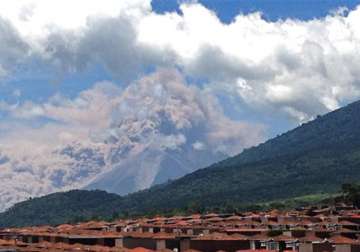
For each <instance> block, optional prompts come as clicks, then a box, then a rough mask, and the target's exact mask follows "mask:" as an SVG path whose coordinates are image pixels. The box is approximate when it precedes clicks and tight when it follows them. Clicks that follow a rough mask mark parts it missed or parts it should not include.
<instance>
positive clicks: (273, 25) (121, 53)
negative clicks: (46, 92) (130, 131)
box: [0, 0, 360, 121]
mask: <svg viewBox="0 0 360 252" xmlns="http://www.w3.org/2000/svg"><path fill="white" fill-rule="evenodd" d="M180 9H181V12H182V13H181V14H179V13H175V12H171V13H165V14H158V13H155V12H153V11H152V10H151V5H150V0H137V1H114V0H106V2H103V1H95V0H93V1H85V0H81V1H76V3H74V2H73V1H70V0H69V1H67V0H66V1H51V3H50V2H49V1H46V0H38V1H32V0H23V1H11V2H10V1H4V3H0V17H2V18H3V19H6V20H7V21H3V23H4V25H2V26H0V27H3V28H2V29H0V40H1V38H2V37H3V38H8V39H6V41H18V42H17V43H13V42H11V45H10V44H9V45H7V46H6V47H4V48H6V50H3V51H2V50H1V47H0V55H5V56H6V57H1V58H6V59H13V60H10V61H9V60H7V62H1V60H0V74H1V75H4V74H5V73H7V72H8V71H9V66H10V65H12V64H15V63H17V60H18V59H22V58H23V55H32V56H36V57H40V58H41V59H42V60H45V61H48V62H49V63H51V64H53V65H54V67H60V69H61V70H62V71H65V73H66V72H67V71H81V70H83V69H85V68H86V67H88V66H91V65H93V64H103V65H104V66H105V67H106V68H107V69H108V70H109V71H111V72H112V73H113V74H114V76H116V77H117V78H120V79H125V80H131V79H136V78H138V77H139V76H141V75H142V73H143V71H144V70H145V69H146V67H147V66H154V65H155V66H178V67H180V68H182V69H183V71H184V73H185V74H186V75H188V76H191V77H201V78H202V79H205V80H208V83H207V84H208V85H207V87H208V88H211V89H212V90H213V91H214V92H216V90H219V89H222V90H223V91H224V90H225V91H226V92H228V93H229V95H232V96H236V98H237V99H240V100H241V102H242V104H243V103H246V104H248V105H249V106H251V107H255V108H258V109H259V110H269V111H271V112H273V111H277V112H278V113H285V115H288V116H289V117H290V118H292V119H295V120H297V121H301V120H308V119H309V118H312V117H313V116H314V115H316V114H321V113H324V112H327V111H329V110H332V109H334V108H336V107H338V106H339V105H341V104H344V103H347V102H349V101H352V100H354V99H356V98H359V96H360V91H359V79H360V74H359V68H360V53H359V51H360V50H359V44H360V42H359V41H360V28H359V25H358V24H359V22H360V8H357V9H355V10H352V11H349V13H348V15H347V16H343V14H344V13H346V12H344V11H337V12H334V13H330V14H329V15H328V16H326V17H324V18H321V19H313V20H309V21H299V20H292V19H287V20H279V21H276V22H270V21H266V20H264V19H263V18H262V17H261V14H259V13H252V14H248V15H242V14H240V15H238V16H237V17H235V18H234V20H233V21H232V22H231V23H229V24H225V23H222V22H221V21H220V20H219V18H218V17H217V16H216V14H215V13H214V12H212V11H210V10H208V9H206V8H205V7H204V6H202V5H201V4H198V3H184V4H181V6H180ZM64 16H66V17H67V18H63V17H64ZM4 27H5V28H4ZM1 33H2V34H1ZM2 44H3V43H2ZM13 44H14V45H16V46H13ZM8 48H14V49H13V50H9V49H8ZM9 53H10V54H9ZM239 80H241V81H240V82H239ZM239 83H240V84H239ZM236 94H237V95H236ZM288 111H293V112H291V113H290V112H288ZM298 114H301V115H302V116H300V117H301V118H302V119H301V118H300V117H298V116H296V115H298Z"/></svg>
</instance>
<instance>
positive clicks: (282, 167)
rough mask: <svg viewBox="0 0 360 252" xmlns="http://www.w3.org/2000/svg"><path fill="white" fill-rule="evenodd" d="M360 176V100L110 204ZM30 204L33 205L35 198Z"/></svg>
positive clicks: (236, 199) (17, 210) (259, 193)
mask: <svg viewBox="0 0 360 252" xmlns="http://www.w3.org/2000/svg"><path fill="white" fill-rule="evenodd" d="M359 180H360V101H359V102H355V103H352V104H350V105H348V106H346V107H344V108H341V109H338V110H336V111H333V112H331V113H328V114H326V115H324V116H318V117H317V118H316V119H315V120H313V121H311V122H308V123H306V124H303V125H301V126H299V127H297V128H295V129H294V130H291V131H289V132H287V133H284V134H282V135H280V136H278V137H276V138H274V139H271V140H269V141H267V142H265V143H263V144H260V145H258V146H256V147H253V148H250V149H246V150H244V151H243V152H242V153H241V154H239V155H237V156H234V157H232V158H228V159H226V160H224V161H222V162H219V163H215V164H213V165H211V166H209V167H208V168H204V169H200V170H197V171H195V172H193V173H191V174H188V175H185V176H184V177H182V178H180V179H176V180H174V181H170V182H168V183H165V184H161V185H157V186H153V187H152V188H150V189H147V190H143V191H140V192H137V193H133V194H129V195H127V196H124V197H121V198H119V199H116V202H117V203H116V204H117V205H116V208H111V207H112V206H111V205H109V206H110V208H111V210H112V211H115V212H117V213H119V214H125V213H126V214H129V213H130V214H147V213H157V212H159V213H161V212H169V211H172V210H174V209H180V210H181V209H182V210H186V209H190V210H191V209H193V210H196V209H198V210H204V209H214V208H221V209H224V208H227V207H230V208H243V207H244V206H248V205H250V204H257V203H261V202H267V201H279V200H282V199H288V198H293V197H301V196H304V195H313V194H321V193H336V192H338V190H339V189H340V186H341V185H342V184H344V183H349V182H357V181H359ZM60 195H61V194H60ZM42 200H43V201H42V202H43V203H42V206H43V208H42V211H47V210H48V209H49V208H51V205H52V199H51V198H46V197H45V198H43V199H42ZM24 204H26V205H27V207H29V208H30V209H31V208H32V204H31V201H30V202H27V203H24ZM104 204H105V205H106V203H104ZM21 206H22V205H21V204H18V205H16V206H15V207H13V208H11V209H10V210H9V211H7V212H5V213H4V214H2V215H0V220H1V219H6V218H7V217H6V216H8V214H11V216H13V217H16V218H17V219H24V218H26V217H25V216H24V215H22V214H21V212H22V211H23V209H22V207H21ZM81 207H82V206H79V208H81ZM31 217H32V218H33V217H34V218H37V217H36V216H31Z"/></svg>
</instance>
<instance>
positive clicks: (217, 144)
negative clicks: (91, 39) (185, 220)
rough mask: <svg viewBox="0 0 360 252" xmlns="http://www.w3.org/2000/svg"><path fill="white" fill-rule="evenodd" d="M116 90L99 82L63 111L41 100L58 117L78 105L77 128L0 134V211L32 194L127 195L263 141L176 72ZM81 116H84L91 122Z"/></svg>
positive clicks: (255, 130)
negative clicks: (97, 192)
mask: <svg viewBox="0 0 360 252" xmlns="http://www.w3.org/2000/svg"><path fill="white" fill-rule="evenodd" d="M118 89H119V88H118V87H117V86H115V85H113V84H110V83H100V84H97V85H95V86H94V87H93V88H92V89H90V90H86V91H84V92H83V93H81V95H80V96H79V97H78V98H77V99H76V100H75V101H72V100H66V102H63V103H64V104H65V105H63V107H61V108H59V105H58V103H59V101H56V105H54V104H48V105H47V109H50V110H51V111H53V110H54V111H55V113H56V115H58V114H72V113H73V109H74V110H77V109H79V107H80V111H79V112H78V113H75V115H74V116H75V117H76V120H75V126H71V127H70V126H68V124H69V123H64V125H65V126H61V127H60V126H58V125H57V126H56V127H55V126H52V127H50V128H51V129H50V130H49V132H48V131H46V129H44V130H41V129H37V131H36V134H35V133H34V132H33V130H31V131H30V132H29V133H23V135H24V136H23V137H22V136H19V135H18V134H15V135H11V136H8V137H7V138H6V139H4V138H3V137H2V138H0V171H1V172H0V184H1V188H0V211H3V210H5V209H7V208H8V207H10V206H11V205H13V204H14V203H16V202H20V201H23V200H26V199H28V198H30V197H38V196H43V195H47V194H49V193H54V192H59V191H67V190H73V189H89V190H94V189H99V190H106V191H108V192H113V193H117V194H120V195H125V194H128V193H131V192H135V191H138V190H143V189H146V188H149V187H150V186H152V185H155V184H160V183H164V182H166V181H168V180H170V179H176V178H179V177H181V176H183V175H185V174H187V173H191V172H193V171H195V170H196V169H198V168H202V167H206V166H209V165H211V164H212V163H214V162H217V161H219V160H223V159H225V158H227V157H229V156H231V155H234V154H235V153H238V152H239V151H241V150H242V149H243V148H244V147H249V146H252V145H253V144H255V143H259V142H260V141H261V138H262V137H261V136H262V135H263V134H262V133H263V130H262V127H261V126H259V125H254V124H251V125H250V124H247V123H245V122H240V121H233V120H231V119H229V118H228V117H226V115H225V114H224V113H223V111H222V110H221V106H220V105H219V104H218V102H217V100H216V98H215V97H213V96H211V97H209V96H207V95H206V94H203V93H202V92H201V90H200V89H198V88H196V87H192V86H189V85H187V84H186V83H185V82H184V81H183V80H182V79H181V77H180V75H179V74H177V73H173V72H170V73H169V72H166V71H165V72H164V73H163V74H154V75H151V76H148V77H145V78H144V79H141V80H139V81H137V82H134V83H131V84H130V85H129V86H128V87H126V88H125V89H124V90H118ZM55 100H56V99H55ZM104 100H105V101H106V102H104ZM60 104H61V102H60ZM43 109H45V108H43ZM59 110H60V111H59ZM68 110H69V111H68ZM77 116H79V117H80V118H77ZM79 120H80V121H82V120H85V121H87V120H90V121H91V122H90V123H89V124H90V125H91V127H90V128H87V127H85V126H83V125H82V124H80V125H79V124H78V123H79V122H78V121H79ZM87 124H88V122H87V123H86V125H87ZM258 126H259V127H258ZM62 127H65V128H62ZM73 127H74V128H73ZM228 128H231V131H229V130H228ZM46 136H47V137H46Z"/></svg>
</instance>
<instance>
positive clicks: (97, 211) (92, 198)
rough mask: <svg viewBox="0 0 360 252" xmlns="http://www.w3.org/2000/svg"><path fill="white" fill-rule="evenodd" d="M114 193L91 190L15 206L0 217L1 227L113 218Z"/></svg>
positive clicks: (117, 204) (117, 202)
mask: <svg viewBox="0 0 360 252" xmlns="http://www.w3.org/2000/svg"><path fill="white" fill-rule="evenodd" d="M120 200H121V197H120V196H119V195H117V194H112V193H107V192H104V191H99V190H94V191H86V190H73V191H69V192H62V193H53V194H49V195H47V196H44V197H39V198H34V199H30V200H27V201H23V202H20V203H17V204H15V205H14V206H13V207H12V208H10V209H9V210H7V211H6V212H4V213H1V214H0V227H10V226H32V225H44V224H49V225H57V224H61V223H69V222H80V221H85V220H90V219H98V218H101V219H104V218H116V217H117V212H116V210H115V209H119V208H120V207H121V204H120Z"/></svg>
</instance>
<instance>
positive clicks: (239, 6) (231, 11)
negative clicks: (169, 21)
mask: <svg viewBox="0 0 360 252" xmlns="http://www.w3.org/2000/svg"><path fill="white" fill-rule="evenodd" d="M179 2H181V1H179V0H154V1H153V2H152V6H153V8H154V10H155V11H157V12H159V13H164V12H169V11H170V12H171V11H179V8H178V7H179ZM198 2H200V3H201V4H203V5H204V6H206V7H207V8H209V9H211V10H213V11H215V12H216V13H217V15H218V16H219V17H220V19H221V20H222V21H223V22H227V23H228V22H231V21H232V20H233V18H234V17H235V16H236V15H238V14H239V13H243V14H247V13H251V12H256V11H260V12H262V13H263V14H264V17H265V18H266V19H268V20H272V21H275V20H277V19H286V18H297V19H301V20H308V19H313V18H319V17H323V16H326V15H327V14H328V13H329V11H332V10H335V9H337V8H339V7H347V8H349V9H353V8H355V7H356V6H357V5H358V4H359V1H355V0H288V1H285V0H202V1H201V0H200V1H198Z"/></svg>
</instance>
